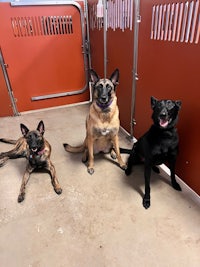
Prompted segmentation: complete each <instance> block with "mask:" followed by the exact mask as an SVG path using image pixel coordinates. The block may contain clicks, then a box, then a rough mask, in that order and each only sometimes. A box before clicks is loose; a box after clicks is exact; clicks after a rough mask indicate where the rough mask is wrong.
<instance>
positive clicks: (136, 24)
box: [130, 0, 141, 139]
mask: <svg viewBox="0 0 200 267" xmlns="http://www.w3.org/2000/svg"><path fill="white" fill-rule="evenodd" d="M134 4H135V14H134V45H133V82H132V103H131V123H130V124H131V129H130V135H131V138H132V139H133V128H134V125H135V118H134V115H135V95H136V87H137V80H138V73H137V63H138V35H139V23H140V22H141V17H140V0H135V1H134Z"/></svg>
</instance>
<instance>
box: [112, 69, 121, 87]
mask: <svg viewBox="0 0 200 267" xmlns="http://www.w3.org/2000/svg"><path fill="white" fill-rule="evenodd" d="M110 80H111V82H112V83H113V84H114V85H115V86H116V85H117V84H119V70H118V69H116V70H114V71H113V73H112V74H111V76H110Z"/></svg>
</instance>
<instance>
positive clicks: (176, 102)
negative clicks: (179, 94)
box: [175, 100, 182, 109]
mask: <svg viewBox="0 0 200 267" xmlns="http://www.w3.org/2000/svg"><path fill="white" fill-rule="evenodd" d="M175 104H176V106H177V107H178V109H180V108H181V105H182V102H181V101H180V100H176V101H175Z"/></svg>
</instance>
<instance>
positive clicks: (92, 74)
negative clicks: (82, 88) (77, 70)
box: [90, 69, 99, 84]
mask: <svg viewBox="0 0 200 267" xmlns="http://www.w3.org/2000/svg"><path fill="white" fill-rule="evenodd" d="M90 80H91V82H92V83H93V84H95V83H97V82H98V80H99V76H98V75H97V73H96V72H95V71H94V70H93V69H91V70H90Z"/></svg>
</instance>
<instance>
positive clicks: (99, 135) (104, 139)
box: [63, 69, 126, 174]
mask: <svg viewBox="0 0 200 267" xmlns="http://www.w3.org/2000/svg"><path fill="white" fill-rule="evenodd" d="M90 78H91V82H92V87H93V101H92V104H91V106H90V109H89V114H88V116H87V119H86V138H85V141H84V142H83V144H82V145H81V146H78V147H72V146H70V145H69V144H63V145H64V148H65V150H66V151H68V152H74V153H76V152H83V157H82V161H83V162H87V160H88V161H89V162H88V168H87V170H88V173H89V174H93V173H94V154H97V153H100V152H103V153H109V152H111V156H112V157H116V158H117V160H118V163H119V166H120V167H121V168H122V169H125V168H126V164H125V163H124V162H123V160H122V158H121V155H120V150H119V141H118V132H119V126H120V121H119V109H118V106H117V97H116V94H115V89H116V85H117V84H118V79H119V70H118V69H116V70H115V71H114V72H113V73H112V75H111V76H110V79H106V78H104V79H100V78H99V76H98V75H97V73H96V72H95V71H94V70H91V71H90Z"/></svg>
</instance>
